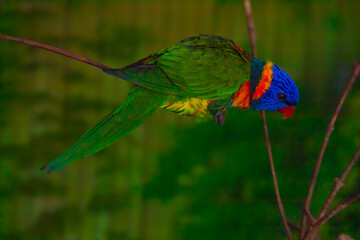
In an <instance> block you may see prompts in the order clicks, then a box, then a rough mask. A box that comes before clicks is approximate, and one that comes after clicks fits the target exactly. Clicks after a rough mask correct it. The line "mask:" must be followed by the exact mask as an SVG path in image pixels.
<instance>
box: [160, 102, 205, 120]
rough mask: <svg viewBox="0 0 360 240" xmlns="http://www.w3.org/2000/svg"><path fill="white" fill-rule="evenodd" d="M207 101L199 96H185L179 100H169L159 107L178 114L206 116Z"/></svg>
mask: <svg viewBox="0 0 360 240" xmlns="http://www.w3.org/2000/svg"><path fill="white" fill-rule="evenodd" d="M208 105H209V101H207V100H204V99H200V98H186V99H184V100H180V101H169V102H167V103H165V104H164V105H163V106H161V108H164V109H166V110H169V111H171V112H175V113H177V114H179V115H185V116H198V117H207V116H211V115H210V113H209V111H208Z"/></svg>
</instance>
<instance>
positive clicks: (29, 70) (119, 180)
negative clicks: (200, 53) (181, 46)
mask: <svg viewBox="0 0 360 240" xmlns="http://www.w3.org/2000/svg"><path fill="white" fill-rule="evenodd" d="M252 7H253V12H254V19H255V25H256V33H257V47H258V55H259V58H262V59H269V60H272V61H274V62H275V63H277V64H278V65H280V66H281V67H282V68H283V69H284V70H285V71H287V73H288V74H289V75H290V76H292V78H293V79H294V80H295V82H296V83H297V84H298V87H299V91H300V103H299V105H298V107H297V110H296V112H295V114H294V115H293V116H292V117H291V118H290V119H288V120H282V119H281V116H280V115H279V114H278V113H277V112H274V113H273V112H270V113H268V114H267V118H268V125H269V130H270V137H271V140H272V147H273V154H274V159H275V165H276V169H277V173H278V180H279V185H280V190H281V194H282V197H283V201H284V206H285V209H286V213H287V215H288V217H289V219H291V220H292V221H294V222H295V223H299V220H300V216H301V206H302V203H303V200H304V197H305V195H306V192H307V187H308V184H309V181H310V177H311V174H312V169H313V166H314V163H315V159H316V157H317V153H318V150H319V148H320V145H321V142H322V139H323V136H324V132H325V128H326V126H327V123H328V121H329V119H330V116H331V114H332V112H333V110H334V108H335V104H336V103H337V100H338V98H339V96H340V94H341V92H342V90H343V88H344V86H345V84H346V81H347V78H348V76H349V75H350V71H351V63H352V62H353V61H354V60H359V57H360V17H359V16H360V2H359V1H358V0H349V1H340V0H337V1H323V0H315V1H285V0H268V1H253V2H252ZM0 32H1V33H5V34H9V35H13V36H18V37H24V38H28V39H33V40H37V41H40V42H44V43H47V44H51V45H54V46H57V47H61V48H65V49H68V50H70V51H73V52H76V53H78V54H80V55H83V56H86V57H89V58H91V59H94V60H97V61H99V62H102V63H104V64H106V65H108V66H111V67H122V66H125V65H127V64H130V63H132V62H134V61H136V60H139V59H140V58H142V57H145V56H147V55H148V54H150V53H152V52H155V51H158V50H160V49H162V48H165V47H167V46H170V45H172V44H175V43H176V42H178V41H179V40H181V39H183V38H185V37H188V36H192V35H197V34H200V33H207V34H215V35H221V36H224V37H228V38H231V39H233V40H234V41H235V42H237V43H238V44H239V45H240V46H243V47H244V48H245V49H248V50H250V47H249V46H250V45H249V41H248V34H247V28H246V22H245V15H244V8H243V2H242V1H235V0H232V1H231V0H229V1H226V0H222V1H220V0H172V1H170V0H169V1H168V0H156V1H110V0H106V1H95V0H88V1H65V0H63V1H61V0H60V1H45V0H39V1H15V0H14V1H6V0H5V1H4V2H2V3H1V4H0ZM359 83H360V81H359V80H358V81H357V82H356V83H355V86H354V88H353V89H352V91H351V93H350V95H349V97H348V99H347V100H346V103H345V106H344V108H343V110H342V112H341V115H340V117H339V120H338V122H337V124H336V129H335V131H334V134H333V135H332V137H331V139H330V143H329V147H328V150H327V152H326V154H325V158H324V163H323V165H322V168H321V171H320V178H319V184H318V185H317V187H316V190H315V196H314V199H313V205H312V210H313V212H314V213H318V211H319V209H320V207H321V205H322V204H323V202H324V200H325V198H326V197H327V194H328V193H329V191H330V189H331V187H332V186H333V178H334V177H336V176H339V175H340V173H341V172H342V170H343V169H344V167H345V166H346V164H347V163H348V161H349V160H350V159H351V157H352V155H353V153H354V152H355V150H356V148H357V147H358V146H359V144H360V125H359V121H360V111H359V109H360V108H359V106H360V84H359ZM129 88H130V85H129V84H128V83H127V82H125V81H122V80H121V79H117V78H115V77H111V76H108V75H106V74H104V73H102V72H101V71H99V70H98V69H96V68H93V67H91V66H89V65H86V64H83V63H80V62H76V61H73V60H71V59H68V58H65V57H62V56H59V55H55V54H53V53H48V52H45V51H43V50H40V49H36V48H32V47H28V46H22V45H19V44H15V43H10V42H5V41H0V239H46V240H47V239H49V240H50V239H54V240H56V239H124V240H135V239H142V240H162V239H171V240H172V239H176V240H178V239H186V240H197V239H207V240H212V239H214V240H215V239H217V240H218V239H226V240H231V239H285V235H284V231H283V227H282V224H281V219H280V216H279V213H278V211H277V207H276V202H275V195H274V191H273V184H272V181H271V173H270V169H269V163H268V158H267V154H266V149H265V144H264V138H263V129H262V125H261V120H260V114H259V112H254V111H238V110H236V109H235V110H232V111H230V112H229V113H228V114H227V119H226V122H225V125H224V126H223V127H220V126H218V125H217V124H216V123H214V122H211V121H197V120H194V119H191V118H187V117H179V116H176V115H174V114H173V113H170V112H166V111H163V110H159V111H158V112H157V113H156V114H155V115H154V116H153V117H151V118H150V119H149V120H148V121H147V122H146V123H145V124H143V125H142V126H141V127H140V128H138V129H137V130H136V131H134V132H132V133H131V134H130V135H128V136H127V137H125V138H123V139H121V140H119V141H118V142H116V143H115V144H113V145H111V146H110V147H108V148H106V149H105V150H103V151H101V152H100V153H98V154H95V155H93V156H91V157H88V158H86V159H81V160H78V161H76V162H74V163H72V164H70V165H68V166H67V167H66V168H64V169H62V170H61V171H59V172H55V173H53V174H51V175H48V174H46V173H45V172H42V171H40V170H39V168H40V167H41V166H42V165H44V164H45V163H47V162H49V161H50V160H52V159H54V158H55V157H56V156H58V155H59V154H60V153H62V152H63V151H64V150H65V149H66V148H67V147H69V146H70V145H72V144H73V143H74V142H75V141H76V140H77V138H78V137H79V136H80V135H81V134H82V133H83V132H85V131H86V130H87V129H89V128H90V127H92V126H93V125H94V124H95V123H96V122H97V121H98V120H100V119H102V118H103V116H104V115H106V114H107V113H108V112H110V111H111V110H113V109H114V108H116V107H117V106H118V105H119V103H120V102H121V101H122V100H123V99H124V97H125V96H126V95H127V93H128V90H129ZM359 170H360V167H359V165H357V166H356V167H355V168H354V169H353V171H352V172H351V174H350V175H349V178H348V179H347V181H346V188H345V189H343V190H342V191H341V193H340V194H339V196H338V198H337V200H336V203H339V202H340V200H341V199H345V198H346V197H348V196H349V195H351V193H353V192H354V191H359V188H360V184H359V180H360V175H359ZM339 233H347V234H349V235H351V236H353V237H355V238H356V239H358V238H360V204H359V203H358V202H357V203H355V204H353V205H352V206H350V207H349V208H347V209H346V210H344V211H343V212H342V213H340V214H339V215H337V216H336V217H334V218H333V219H332V220H331V221H330V222H329V223H328V224H326V225H325V226H324V227H323V228H322V229H321V231H320V235H321V236H322V237H323V239H335V236H336V235H337V234H339Z"/></svg>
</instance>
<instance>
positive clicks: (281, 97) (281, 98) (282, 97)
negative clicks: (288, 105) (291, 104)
mask: <svg viewBox="0 0 360 240" xmlns="http://www.w3.org/2000/svg"><path fill="white" fill-rule="evenodd" d="M278 98H279V100H280V101H282V102H285V100H286V96H285V94H283V93H279V94H278Z"/></svg>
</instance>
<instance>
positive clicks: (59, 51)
mask: <svg viewBox="0 0 360 240" xmlns="http://www.w3.org/2000/svg"><path fill="white" fill-rule="evenodd" d="M0 39H2V40H6V41H11V42H16V43H21V44H25V45H29V46H33V47H37V48H42V49H44V50H46V51H49V52H53V53H57V54H60V55H63V56H65V57H68V58H72V59H75V60H77V61H80V62H83V63H86V64H89V65H91V66H94V67H97V68H100V69H102V70H105V69H111V68H110V67H108V66H105V65H103V64H101V63H98V62H95V61H93V60H91V59H88V58H85V57H82V56H80V55H77V54H75V53H72V52H69V51H66V50H64V49H61V48H57V47H53V46H50V45H46V44H43V43H39V42H35V41H32V40H27V39H22V38H16V37H11V36H7V35H5V34H1V33H0Z"/></svg>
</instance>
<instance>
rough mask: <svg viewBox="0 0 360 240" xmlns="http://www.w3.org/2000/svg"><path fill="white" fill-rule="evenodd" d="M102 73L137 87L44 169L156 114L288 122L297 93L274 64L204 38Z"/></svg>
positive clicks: (122, 133) (51, 168) (95, 147)
mask: <svg viewBox="0 0 360 240" xmlns="http://www.w3.org/2000/svg"><path fill="white" fill-rule="evenodd" d="M104 72H106V73H108V74H111V75H113V76H116V77H119V78H122V79H124V80H127V81H129V82H131V83H133V84H134V86H133V88H132V89H131V91H130V93H129V95H128V97H127V98H126V99H125V100H124V101H123V103H121V105H120V106H119V107H118V108H117V109H115V110H114V111H113V112H111V113H110V114H109V115H107V116H106V117H105V118H104V119H103V120H102V121H100V122H99V123H98V124H96V126H95V127H93V128H92V129H90V130H89V131H87V132H86V133H85V134H84V135H83V136H81V137H80V138H79V139H78V141H77V142H76V143H75V145H73V146H72V147H70V148H69V149H68V150H67V151H66V152H64V153H63V154H61V155H60V156H59V157H57V158H56V159H55V160H53V161H52V162H50V163H49V164H47V165H45V166H44V167H43V168H42V169H48V171H49V173H50V172H53V171H55V170H58V169H60V168H62V167H64V166H65V165H66V164H68V163H70V162H72V161H74V160H76V159H78V158H82V157H86V156H89V155H91V154H94V153H96V152H98V151H100V150H101V149H103V148H105V147H106V146H108V145H109V144H111V143H113V142H114V141H116V140H117V139H119V138H120V137H124V136H125V135H127V134H128V133H130V132H131V131H132V130H134V129H135V128H136V127H138V126H139V125H140V124H142V123H143V122H144V121H145V119H146V118H148V117H149V116H150V115H152V114H153V113H154V112H155V110H156V109H158V108H163V109H166V110H169V111H172V112H175V113H177V114H179V115H187V116H197V117H209V118H213V119H214V120H215V121H216V122H218V123H219V124H220V125H222V124H223V123H224V116H225V111H226V109H228V108H229V107H237V108H241V109H248V108H250V109H253V110H270V111H273V110H277V111H279V112H281V113H282V114H284V117H285V118H287V117H289V116H290V115H292V113H293V112H294V110H295V105H296V104H297V103H298V100H299V92H298V89H297V87H296V85H295V83H294V82H293V81H292V80H291V78H290V77H289V76H288V75H287V74H286V73H285V72H284V71H283V70H281V69H280V67H279V66H277V65H275V64H273V63H272V62H270V61H263V60H259V59H256V58H254V57H252V56H250V55H249V54H248V53H246V52H245V51H244V50H243V49H242V48H241V47H239V46H238V45H236V44H235V43H234V42H233V41H231V40H229V39H226V38H223V37H218V36H212V35H200V36H196V37H190V38H187V39H184V40H182V41H181V42H180V43H178V44H176V45H174V46H172V47H169V48H167V49H164V50H161V51H159V52H157V53H154V54H151V55H149V56H148V57H146V58H143V59H141V60H140V61H138V62H136V63H133V64H130V65H128V66H126V67H124V68H120V69H110V70H108V69H106V70H104Z"/></svg>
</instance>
